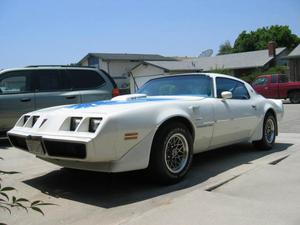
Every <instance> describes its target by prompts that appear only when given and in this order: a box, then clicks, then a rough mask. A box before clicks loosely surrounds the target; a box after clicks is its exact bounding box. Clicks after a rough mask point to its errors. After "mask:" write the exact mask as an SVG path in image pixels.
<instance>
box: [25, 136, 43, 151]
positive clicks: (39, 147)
mask: <svg viewBox="0 0 300 225" xmlns="http://www.w3.org/2000/svg"><path fill="white" fill-rule="evenodd" d="M26 144H27V147H28V150H29V152H30V153H33V154H35V155H45V151H44V148H43V143H42V138H41V137H31V136H30V137H29V138H27V139H26Z"/></svg>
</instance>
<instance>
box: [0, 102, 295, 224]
mask: <svg viewBox="0 0 300 225" xmlns="http://www.w3.org/2000/svg"><path fill="white" fill-rule="evenodd" d="M285 111H286V113H285V117H284V120H283V121H282V122H281V123H280V125H279V129H280V135H279V137H278V138H277V141H276V145H275V148H274V149H273V150H272V151H257V150H255V149H254V148H253V147H252V145H250V144H239V145H234V146H231V147H227V148H223V149H217V150H215V151H210V152H207V153H203V154H199V155H197V156H196V157H195V160H194V163H193V166H192V169H191V171H190V173H189V174H188V176H187V178H186V179H185V180H184V181H183V182H181V183H179V184H176V185H171V186H159V185H156V184H154V183H153V182H151V181H150V180H148V179H147V177H146V176H145V174H144V173H143V172H131V173H121V174H103V173H92V172H74V171H68V170H66V169H62V168H60V167H58V166H55V165H52V164H49V163H46V162H44V161H41V160H39V159H37V158H35V157H34V156H32V155H31V154H28V153H26V152H23V151H19V150H16V149H14V148H11V147H10V146H9V145H8V144H7V142H5V141H2V142H1V143H0V156H1V157H2V158H4V160H2V161H1V163H0V170H2V169H3V170H17V171H20V172H21V173H20V174H15V175H5V176H2V178H3V182H4V185H13V186H15V187H16V188H17V189H18V192H16V193H14V194H15V195H17V196H23V197H26V198H30V199H32V200H34V199H41V200H44V201H47V202H52V203H55V204H57V205H56V206H47V207H43V209H44V212H45V214H46V215H45V216H41V215H40V214H38V213H36V212H29V213H26V212H25V211H23V210H13V214H12V215H9V214H8V213H6V212H4V211H1V209H0V222H6V223H8V224H46V225H47V224H85V225H86V224H172V225H173V224H222V225H223V224H230V225H232V224H243V225H244V224H246V225H247V224H249V225H250V224H251V225H255V224H264V225H266V224H270V225H271V224H272V225H277V224H283V225H288V224H295V225H298V224H300V214H299V212H300V175H299V173H298V171H299V169H300V152H299V148H300V134H299V133H300V113H299V111H300V105H291V104H285Z"/></svg>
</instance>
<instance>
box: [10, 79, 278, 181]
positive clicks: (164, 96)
mask: <svg viewBox="0 0 300 225" xmlns="http://www.w3.org/2000/svg"><path fill="white" fill-rule="evenodd" d="M283 112H284V110H283V105H282V102H281V101H280V100H272V99H265V98H264V97H262V96H261V95H259V94H257V93H256V92H255V91H254V90H253V89H252V87H251V86H250V85H249V84H248V83H245V82H244V81H242V80H239V79H237V78H234V77H232V76H227V75H221V74H212V73H201V74H200V73H195V74H177V75H174V76H165V77H162V78H156V79H152V80H150V81H148V82H147V83H146V84H144V86H143V87H142V88H141V89H140V90H139V91H138V93H137V94H132V95H123V96H118V97H115V98H112V99H111V100H108V101H98V102H91V103H85V104H79V105H67V106H57V107H52V108H46V109H42V110H38V111H34V112H31V113H27V114H25V115H23V116H22V117H21V118H20V119H19V120H18V121H17V123H16V125H15V127H14V128H13V129H12V130H10V131H9V132H8V137H9V139H10V141H11V143H12V145H13V146H15V147H17V148H20V149H23V150H25V151H28V152H30V153H32V154H35V155H36V156H37V157H38V158H40V159H43V160H45V161H48V162H51V163H54V164H57V165H60V166H63V167H67V168H75V169H83V170H94V171H104V172H121V171H131V170H139V169H145V168H148V169H149V171H150V172H151V173H152V174H153V175H154V177H155V178H158V179H159V180H160V181H163V182H168V183H174V182H177V181H179V180H180V179H182V178H183V177H184V176H185V175H186V174H187V172H188V170H189V168H190V166H191V162H192V158H193V154H196V153H199V152H203V151H207V150H210V149H215V148H218V147H222V146H227V145H231V144H234V143H238V142H252V143H253V144H254V145H255V146H256V147H257V148H259V149H266V150H267V149H271V148H272V146H273V144H274V141H275V136H276V135H277V133H278V127H277V121H278V120H280V119H281V118H282V117H283Z"/></svg>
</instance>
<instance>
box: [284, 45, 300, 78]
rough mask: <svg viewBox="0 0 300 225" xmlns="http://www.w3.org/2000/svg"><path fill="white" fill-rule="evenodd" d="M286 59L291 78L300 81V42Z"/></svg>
mask: <svg viewBox="0 0 300 225" xmlns="http://www.w3.org/2000/svg"><path fill="white" fill-rule="evenodd" d="M285 59H287V60H288V65H289V72H288V76H289V80H290V81H300V44H299V45H298V46H297V47H296V48H295V49H294V50H293V51H292V52H291V53H290V54H289V55H288V56H286V57H285Z"/></svg>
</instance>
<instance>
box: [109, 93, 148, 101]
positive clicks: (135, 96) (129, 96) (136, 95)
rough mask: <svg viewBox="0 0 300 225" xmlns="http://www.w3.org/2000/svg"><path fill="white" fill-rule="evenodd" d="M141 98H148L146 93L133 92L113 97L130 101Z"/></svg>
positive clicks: (117, 99)
mask: <svg viewBox="0 0 300 225" xmlns="http://www.w3.org/2000/svg"><path fill="white" fill-rule="evenodd" d="M141 98H147V95H146V94H131V95H120V96H117V97H114V98H112V99H111V100H112V101H129V100H136V99H141Z"/></svg>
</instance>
